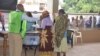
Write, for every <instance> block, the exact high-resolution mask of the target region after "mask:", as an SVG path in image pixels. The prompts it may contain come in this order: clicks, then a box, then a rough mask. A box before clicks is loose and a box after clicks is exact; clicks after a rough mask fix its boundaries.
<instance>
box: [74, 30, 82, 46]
mask: <svg viewBox="0 0 100 56" xmlns="http://www.w3.org/2000/svg"><path fill="white" fill-rule="evenodd" d="M74 37H75V39H76V43H78V38H80V41H81V44H82V42H83V39H82V33H81V32H79V31H76V32H75V33H74Z"/></svg>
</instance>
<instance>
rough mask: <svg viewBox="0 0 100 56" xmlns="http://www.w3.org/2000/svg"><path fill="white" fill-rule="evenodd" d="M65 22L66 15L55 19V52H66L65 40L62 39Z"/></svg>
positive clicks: (65, 26)
mask: <svg viewBox="0 0 100 56" xmlns="http://www.w3.org/2000/svg"><path fill="white" fill-rule="evenodd" d="M67 21H68V20H67V17H66V15H60V16H57V17H56V18H55V48H54V51H55V52H66V51H67V39H66V38H65V37H64V32H65V31H66V28H67Z"/></svg>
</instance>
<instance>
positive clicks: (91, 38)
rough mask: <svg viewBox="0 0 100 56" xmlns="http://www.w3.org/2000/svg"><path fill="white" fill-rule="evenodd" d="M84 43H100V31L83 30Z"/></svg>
mask: <svg viewBox="0 0 100 56" xmlns="http://www.w3.org/2000/svg"><path fill="white" fill-rule="evenodd" d="M81 32H82V38H83V42H84V43H95V42H100V29H92V30H81Z"/></svg>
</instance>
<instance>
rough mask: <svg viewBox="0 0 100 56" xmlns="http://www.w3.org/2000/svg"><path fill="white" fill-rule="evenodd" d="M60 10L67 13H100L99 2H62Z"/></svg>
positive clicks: (82, 0)
mask: <svg viewBox="0 0 100 56" xmlns="http://www.w3.org/2000/svg"><path fill="white" fill-rule="evenodd" d="M62 8H63V9H65V10H66V11H67V12H69V13H81V12H84V13H90V12H92V13H95V12H100V0H64V4H63V5H62Z"/></svg>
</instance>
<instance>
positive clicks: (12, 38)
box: [8, 4, 26, 56]
mask: <svg viewBox="0 0 100 56" xmlns="http://www.w3.org/2000/svg"><path fill="white" fill-rule="evenodd" d="M17 9H18V11H11V12H10V13H9V28H8V29H9V32H8V41H9V52H10V53H9V56H21V53H22V37H24V34H25V31H26V30H25V29H26V25H25V24H26V22H24V21H23V23H22V19H21V18H22V15H23V12H24V7H23V5H22V4H18V5H17Z"/></svg>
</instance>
